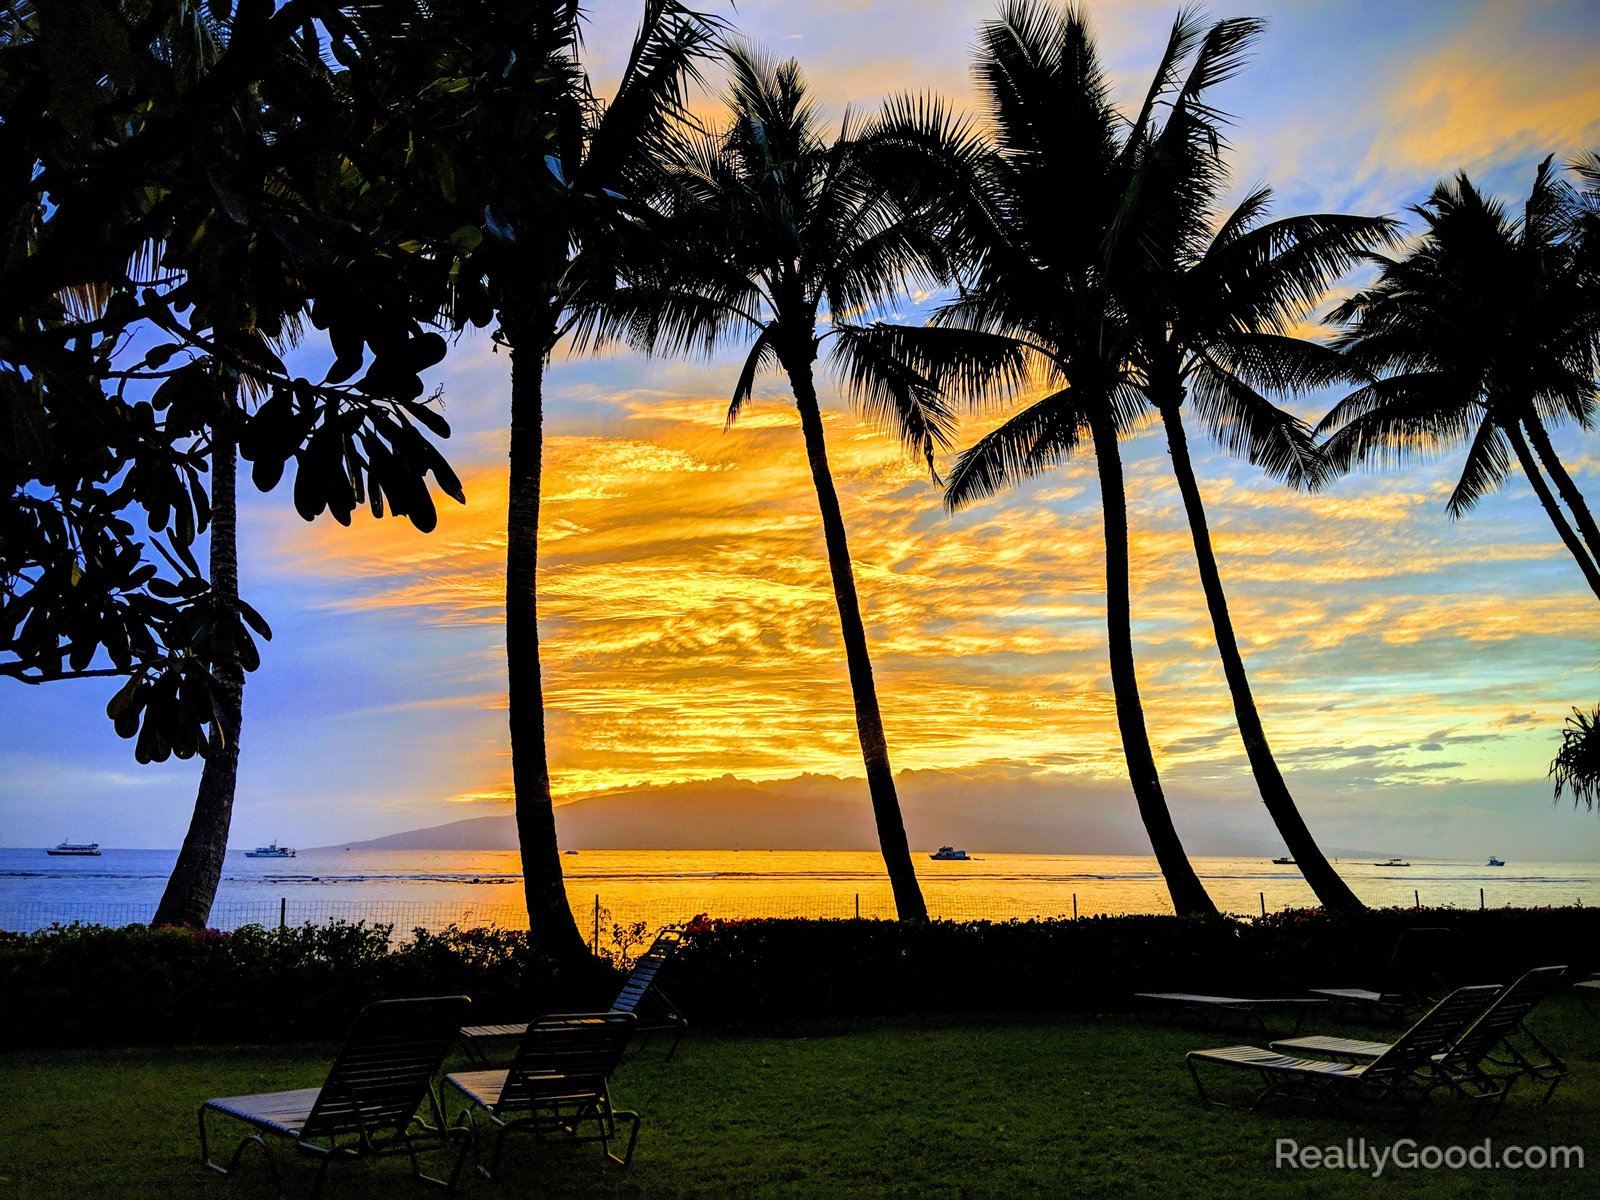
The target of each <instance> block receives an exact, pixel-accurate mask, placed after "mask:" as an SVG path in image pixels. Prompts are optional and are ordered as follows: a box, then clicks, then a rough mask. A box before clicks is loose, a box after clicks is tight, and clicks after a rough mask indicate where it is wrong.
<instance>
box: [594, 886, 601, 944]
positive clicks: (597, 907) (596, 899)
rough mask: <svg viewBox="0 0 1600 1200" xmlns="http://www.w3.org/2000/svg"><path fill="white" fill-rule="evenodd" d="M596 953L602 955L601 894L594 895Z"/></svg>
mask: <svg viewBox="0 0 1600 1200" xmlns="http://www.w3.org/2000/svg"><path fill="white" fill-rule="evenodd" d="M594 952H595V953H596V954H599V953H600V893H599V892H596V893H595V894H594Z"/></svg>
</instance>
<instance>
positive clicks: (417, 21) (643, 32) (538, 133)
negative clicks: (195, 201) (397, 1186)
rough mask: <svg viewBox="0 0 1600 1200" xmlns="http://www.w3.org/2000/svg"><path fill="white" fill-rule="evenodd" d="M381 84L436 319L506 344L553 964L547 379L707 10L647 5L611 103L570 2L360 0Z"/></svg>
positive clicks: (516, 577)
mask: <svg viewBox="0 0 1600 1200" xmlns="http://www.w3.org/2000/svg"><path fill="white" fill-rule="evenodd" d="M360 16H361V19H362V21H363V22H364V26H365V28H367V30H368V32H369V43H370V44H371V45H372V46H373V47H374V52H375V53H379V54H382V55H383V56H385V63H386V71H385V72H384V74H385V77H386V78H387V80H388V81H389V88H390V91H391V92H392V95H386V96H383V97H381V98H380V100H381V102H382V104H383V105H384V106H385V107H384V108H383V109H382V115H383V117H384V119H385V120H386V122H387V127H386V128H385V129H383V130H381V131H380V133H379V136H376V137H375V138H374V139H373V141H374V144H375V145H382V146H387V147H390V148H394V147H398V148H399V150H398V152H402V153H403V154H404V162H405V164H406V167H407V169H409V170H410V172H411V176H410V178H409V180H408V183H409V186H410V188H411V192H412V194H414V196H415V198H416V203H417V206H418V210H419V215H418V226H419V227H420V228H423V229H424V230H425V231H427V232H428V234H429V236H430V237H431V238H432V239H433V240H434V241H436V242H438V243H439V244H440V245H441V247H442V249H441V251H440V253H439V255H438V260H439V262H440V263H441V265H442V266H446V267H448V268H449V271H450V275H449V281H448V290H449V294H450V302H449V305H448V311H447V313H446V315H447V316H448V317H449V318H450V319H451V320H452V321H453V322H454V323H455V324H456V325H457V326H461V325H465V324H467V323H468V322H470V323H473V324H477V325H484V324H489V323H490V322H491V321H492V322H493V323H494V324H495V326H496V328H495V334H494V336H495V340H496V341H497V343H499V344H500V345H502V346H504V347H506V348H507V349H508V350H509V351H510V357H511V388H510V392H511V394H510V434H511V438H510V452H509V482H510V488H509V501H508V505H507V512H506V576H505V578H506V665H507V685H508V693H507V695H508V724H509V727H510V735H511V771H512V781H513V782H512V786H513V790H514V793H515V795H514V803H515V815H516V826H517V838H518V843H519V846H520V849H521V856H522V873H523V886H524V896H525V899H526V902H527V906H528V919H529V923H530V927H531V929H532V931H533V934H534V936H535V937H536V938H537V939H538V942H539V944H540V945H541V947H542V948H543V949H544V950H545V951H546V952H547V953H549V954H551V955H553V956H555V957H557V958H560V959H564V960H568V961H576V960H578V959H580V958H582V957H583V956H584V955H585V954H586V951H585V949H584V943H583V938H582V935H581V934H580V933H579V932H578V927H577V924H576V922H575V921H574V919H573V916H572V911H571V909H570V908H569V906H568V903H567V896H566V889H565V885H564V882H563V878H562V872H561V856H560V851H559V849H558V848H557V844H556V828H555V813H554V806H553V802H552V798H551V790H550V761H549V753H548V747H547V745H546V741H545V725H544V686H543V680H542V678H541V675H540V665H539V629H538V604H537V581H538V535H539V502H540V488H541V477H542V467H543V462H542V460H543V444H544V374H545V367H546V364H547V363H548V362H549V359H550V356H551V354H552V353H553V352H554V350H555V348H556V347H557V346H558V345H559V344H560V343H561V342H562V340H563V339H564V338H565V337H566V336H567V334H568V333H569V332H571V330H572V328H573V326H574V325H575V323H576V320H577V316H576V312H577V308H578V306H579V304H580V297H582V296H584V295H586V294H587V292H588V291H589V290H590V289H591V288H593V287H595V286H601V287H604V286H605V285H606V284H607V283H609V281H611V280H613V279H614V278H615V270H616V268H615V264H614V258H615V253H616V251H617V248H618V246H619V244H620V243H621V242H622V240H623V238H622V237H621V235H620V232H619V231H621V230H622V229H624V228H625V227H627V226H629V225H630V224H632V223H634V222H638V221H642V220H646V219H647V218H648V213H647V212H646V211H645V209H644V205H643V202H642V198H643V195H644V193H645V192H646V191H647V190H648V186H649V184H648V182H647V181H648V180H649V179H650V178H651V174H650V172H651V169H652V161H653V160H652V155H653V154H654V153H655V151H656V150H657V149H658V147H659V145H660V144H661V142H662V140H663V139H664V138H665V136H666V134H667V131H668V130H669V129H670V128H671V127H672V126H673V125H674V124H675V123H676V122H678V121H680V120H683V119H685V118H686V107H685V94H686V93H685V89H686V87H687V84H688V81H689V80H690V79H691V78H694V77H696V71H697V65H698V64H699V63H700V62H701V61H703V60H704V59H705V58H706V57H707V56H708V55H709V54H711V53H712V51H713V43H714V39H715V36H716V34H717V32H718V30H719V28H720V26H719V25H718V23H717V22H716V21H715V20H713V19H710V18H707V17H705V16H704V15H702V14H700V13H698V12H695V11H693V10H691V9H689V8H688V7H686V6H685V5H684V4H682V3H679V2H678V0H644V3H643V5H642V15H641V17H640V23H639V28H638V31H637V33H636V34H635V36H634V41H633V44H632V47H631V49H630V52H629V54H628V57H627V59H626V61H625V63H624V65H623V69H622V74H621V77H620V79H619V81H618V83H617V85H616V88H615V90H614V92H613V93H612V95H611V97H610V99H609V101H602V100H601V99H600V98H598V97H597V96H596V95H595V93H594V91H593V89H592V87H591V83H590V79H589V75H588V72H587V69H586V68H585V65H584V61H583V53H582V25H581V22H582V13H581V10H580V9H579V7H578V5H577V4H576V3H575V2H573V0H452V2H451V3H449V4H433V5H430V4H424V3H421V0H411V3H409V4H402V3H399V2H398V0H396V2H395V3H391V4H383V5H369V6H364V7H363V8H362V9H361V12H360Z"/></svg>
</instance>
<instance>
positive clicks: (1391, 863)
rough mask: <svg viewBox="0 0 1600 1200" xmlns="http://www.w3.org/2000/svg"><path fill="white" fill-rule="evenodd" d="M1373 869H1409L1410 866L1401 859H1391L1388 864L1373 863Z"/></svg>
mask: <svg viewBox="0 0 1600 1200" xmlns="http://www.w3.org/2000/svg"><path fill="white" fill-rule="evenodd" d="M1372 865H1373V866H1375V867H1409V866H1410V865H1411V864H1410V863H1408V862H1406V861H1405V859H1403V858H1391V859H1390V860H1389V861H1388V862H1381V863H1373V864H1372Z"/></svg>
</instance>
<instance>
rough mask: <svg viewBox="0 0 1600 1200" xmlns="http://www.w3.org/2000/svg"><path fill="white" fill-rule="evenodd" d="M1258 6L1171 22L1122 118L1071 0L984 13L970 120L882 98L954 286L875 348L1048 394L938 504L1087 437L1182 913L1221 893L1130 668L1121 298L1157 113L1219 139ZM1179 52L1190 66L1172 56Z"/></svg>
mask: <svg viewBox="0 0 1600 1200" xmlns="http://www.w3.org/2000/svg"><path fill="white" fill-rule="evenodd" d="M1258 28H1259V22H1256V21H1252V20H1232V21H1221V22H1217V23H1215V24H1207V23H1205V22H1203V21H1201V20H1200V19H1199V18H1198V17H1197V16H1196V15H1194V14H1192V13H1187V12H1186V13H1181V14H1180V15H1179V17H1178V18H1177V20H1176V21H1175V22H1174V24H1173V27H1172V31H1171V34H1170V36H1169V38H1168V41H1167V46H1166V49H1165V52H1164V54H1163V56H1162V59H1161V62H1160V65H1159V66H1158V68H1157V71H1156V74H1155V78H1154V79H1153V81H1152V82H1151V84H1150V87H1149V89H1148V90H1147V92H1146V94H1145V97H1144V101H1143V104H1142V105H1141V107H1140V110H1139V112H1138V114H1137V115H1136V116H1135V117H1134V119H1132V120H1126V119H1124V117H1123V116H1122V114H1121V113H1119V112H1118V111H1117V109H1116V106H1115V105H1114V104H1113V103H1112V100H1111V98H1110V88H1109V84H1108V82H1107V80H1106V78H1105V75H1104V73H1103V71H1102V69H1101V67H1100V62H1099V57H1098V54H1097V52H1096V49H1095V45H1094V42H1093V39H1092V37H1091V35H1090V32H1089V28H1088V23H1087V19H1086V17H1085V15H1084V14H1083V12H1082V11H1081V10H1079V9H1077V8H1075V7H1068V8H1066V9H1064V10H1061V9H1057V8H1055V7H1054V6H1052V5H1048V4H1044V3H1038V2H1032V0H1011V2H1010V3H1007V4H1005V5H1004V6H1003V7H1002V9H1001V12H1000V15H999V17H998V19H997V20H994V21H991V22H988V23H986V24H984V25H983V26H982V27H981V28H980V30H979V36H978V48H977V54H976V61H975V66H974V70H975V74H976V76H977V79H978V82H979V84H980V86H981V88H982V91H983V99H984V102H985V105H984V107H985V112H984V118H985V119H984V121H983V123H982V124H981V125H980V124H977V123H974V122H971V121H968V120H967V119H965V118H962V117H959V116H955V115H953V114H952V113H950V112H949V111H948V110H947V109H946V108H945V106H944V105H942V104H941V103H940V102H938V101H936V100H930V99H912V98H907V99H901V100H897V101H894V102H892V103H891V104H890V105H889V107H888V111H887V112H886V115H885V118H884V122H883V127H882V129H881V131H880V132H879V133H878V135H877V136H878V137H880V138H881V140H882V141H883V142H884V143H885V148H884V155H885V157H886V158H890V159H892V161H894V162H895V163H897V165H898V166H899V169H900V171H901V173H902V175H903V176H904V177H906V178H907V179H908V180H909V182H908V183H907V185H906V186H907V188H908V195H909V196H910V198H911V201H912V202H913V203H915V204H918V205H926V206H928V207H929V208H931V209H932V211H933V212H934V213H936V214H937V218H938V220H939V221H940V229H941V232H942V233H943V235H944V237H945V240H946V246H947V248H948V254H949V257H950V259H951V261H952V263H953V264H955V265H956V267H957V268H958V270H957V278H958V294H957V295H956V297H955V298H954V299H953V300H951V301H950V302H948V303H946V304H944V305H942V306H941V307H940V308H939V309H938V310H937V311H936V312H935V314H934V316H933V318H932V320H931V321H930V324H929V327H928V328H926V329H905V328H879V329H878V330H876V331H875V332H876V334H877V340H876V343H875V349H877V350H878V351H879V352H880V353H886V354H893V355H894V356H896V357H897V358H898V359H899V360H900V361H901V362H903V363H904V364H905V365H906V366H907V367H908V368H909V369H911V370H912V371H914V372H915V374H916V375H917V376H918V377H919V378H922V379H925V380H927V381H928V382H930V383H932V384H934V385H935V386H937V387H939V388H941V389H948V390H950V391H952V392H955V393H959V394H963V395H965V396H967V397H968V398H969V399H973V400H979V399H994V398H1010V397H1015V396H1017V395H1020V394H1023V393H1025V392H1030V394H1031V391H1030V389H1032V388H1035V387H1038V388H1041V389H1042V390H1043V393H1044V394H1043V395H1042V396H1039V397H1038V398H1034V399H1032V401H1031V403H1029V404H1027V406H1026V407H1024V408H1023V409H1021V411H1019V412H1017V413H1016V414H1015V415H1013V416H1011V417H1010V418H1009V419H1007V420H1006V421H1005V422H1004V423H1003V424H1001V425H1000V426H999V427H998V428H996V429H994V430H993V431H991V432H990V433H988V434H986V435H984V436H983V437H982V438H981V439H979V441H978V442H976V443H975V444H974V445H973V446H972V447H970V448H969V449H968V450H966V451H965V452H963V453H962V454H961V456H960V457H959V458H958V459H957V462H956V464H955V467H954V468H953V470H952V471H951V474H950V479H949V484H948V487H947V491H946V502H947V503H948V505H949V506H950V507H951V508H959V507H962V506H964V505H966V504H969V503H971V502H973V501H974V500H977V499H979V498H981V497H984V496H989V495H992V494H994V493H995V492H997V491H999V490H1000V489H1001V488H1003V487H1006V486H1010V485H1012V484H1015V483H1017V482H1019V481H1021V480H1023V479H1026V478H1028V477H1030V476H1033V475H1035V474H1038V473H1040V472H1042V471H1045V470H1048V469H1049V468H1051V467H1054V466H1056V465H1057V464H1059V463H1061V462H1062V461H1064V460H1065V459H1067V458H1069V457H1070V456H1071V455H1072V454H1073V453H1075V452H1076V451H1077V450H1078V448H1079V445H1080V442H1081V440H1082V439H1083V437H1084V435H1085V434H1087V435H1088V440H1089V442H1090V445H1091V446H1092V447H1093V450H1094V454H1095V463H1096V467H1097V471H1098V474H1099V482H1100V492H1101V504H1102V508H1103V512H1104V520H1105V543H1106V624H1107V634H1108V644H1109V650H1110V666H1111V682H1112V689H1113V692H1114V694H1115V700H1116V710H1117V723H1118V728H1119V731H1120V733H1121V737H1122V746H1123V753H1124V757H1125V758H1126V760H1127V765H1128V773H1129V777H1130V780H1131V782H1132V785H1133V791H1134V796H1135V798H1136V800H1137V802H1138V806H1139V813H1140V816H1141V818H1142V820H1143V822H1144V825H1145V829H1146V831H1147V833H1148V834H1149V837H1150V841H1151V846H1152V848H1153V849H1154V851H1155V854H1156V859H1157V861H1158V862H1159V864H1160V866H1161V871H1162V874H1163V875H1164V877H1165V878H1166V881H1167V887H1168V890H1169V892H1170V893H1171V896H1172V901H1173V905H1174V907H1175V908H1176V909H1177V911H1178V912H1179V913H1184V914H1205V913H1213V912H1215V911H1216V909H1215V906H1214V905H1213V903H1212V902H1211V899H1210V897H1209V896H1208V895H1207V894H1206V891H1205V888H1204V886H1203V885H1202V884H1201V882H1200V880H1199V877H1198V876H1197V875H1196V874H1195V872H1194V868H1193V866H1192V864H1191V863H1190V862H1189V859H1188V856H1187V855H1186V854H1185V853H1184V850H1183V845H1182V842H1181V840H1180V839H1179V837H1178V833H1177V830H1176V828H1175V827H1174V825H1173V823H1172V817H1171V813H1170V811H1169V809H1168V807H1167V802H1166V797H1165V795H1164V793H1163V791H1162V787H1161V780H1160V776H1159V773H1158V771H1157V769H1156V763H1155V754H1154V752H1153V750H1152V749H1151V746H1150V736H1149V732H1148V730H1147V728H1146V725H1145V718H1144V709H1143V704H1142V701H1141V699H1140V695H1139V686H1138V677H1137V674H1136V671H1135V666H1134V657H1133V638H1132V627H1131V615H1130V601H1129V579H1128V518H1127V498H1126V494H1125V490H1124V482H1123V473H1122V460H1121V454H1120V451H1119V450H1118V446H1117V439H1118V436H1119V433H1120V432H1121V431H1123V430H1125V429H1128V428H1130V427H1132V426H1133V425H1134V424H1136V423H1137V422H1138V421H1139V420H1140V419H1141V416H1142V413H1143V410H1144V399H1143V395H1142V391H1141V387H1142V384H1143V383H1144V382H1145V380H1144V376H1143V375H1142V374H1141V371H1140V363H1139V361H1138V358H1137V354H1138V349H1139V338H1140V334H1141V328H1140V325H1139V323H1138V322H1137V321H1136V320H1135V319H1134V317H1133V313H1132V311H1131V310H1130V307H1129V296H1130V295H1131V294H1132V293H1133V292H1134V291H1135V290H1136V289H1138V288H1140V287H1142V286H1146V285H1147V284H1148V282H1149V281H1150V280H1152V279H1153V278H1155V277H1156V275H1157V273H1158V272H1159V271H1160V269H1161V266H1162V263H1161V254H1162V250H1163V247H1165V246H1168V245H1169V244H1170V243H1171V241H1172V237H1173V234H1172V229H1171V226H1172V222H1173V221H1174V220H1175V219H1176V215H1177V214H1176V212H1175V206H1174V204H1173V203H1172V201H1171V199H1170V198H1168V197H1163V196H1162V195H1161V194H1160V192H1161V188H1162V186H1164V185H1170V184H1171V183H1172V178H1171V164H1170V162H1168V161H1166V157H1165V156H1166V154H1167V151H1166V150H1165V149H1163V147H1162V145H1161V142H1162V138H1163V134H1164V131H1165V130H1166V128H1167V124H1166V123H1163V122H1162V121H1160V120H1159V112H1160V110H1162V109H1165V110H1166V111H1167V112H1168V113H1169V114H1171V113H1177V114H1185V120H1187V121H1189V122H1191V123H1192V125H1191V126H1190V127H1186V129H1185V134H1186V135H1192V134H1193V133H1195V132H1196V131H1198V132H1200V133H1202V134H1205V133H1206V132H1207V131H1208V130H1209V131H1210V132H1209V134H1208V136H1209V137H1212V138H1214V137H1215V129H1216V119H1217V118H1216V114H1215V113H1214V112H1213V110H1211V109H1210V108H1209V107H1208V106H1207V104H1206V100H1205V97H1206V94H1207V92H1208V89H1210V88H1211V87H1212V86H1214V85H1215V84H1217V83H1219V82H1221V81H1222V80H1225V79H1227V78H1228V77H1229V76H1231V75H1232V74H1233V73H1234V72H1235V71H1237V70H1238V68H1239V66H1240V64H1241V62H1242V55H1243V52H1244V49H1245V47H1246V46H1247V45H1248V43H1249V41H1250V39H1251V38H1252V37H1253V36H1254V34H1255V32H1256V31H1257V30H1258ZM1186 66H1187V70H1185V67H1186Z"/></svg>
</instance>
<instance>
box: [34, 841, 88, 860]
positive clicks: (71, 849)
mask: <svg viewBox="0 0 1600 1200" xmlns="http://www.w3.org/2000/svg"><path fill="white" fill-rule="evenodd" d="M45 853H46V854H48V855H50V856H51V857H53V858H99V857H100V843H99V842H62V843H61V844H60V845H59V846H55V847H52V848H51V849H49V850H46V851H45Z"/></svg>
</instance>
